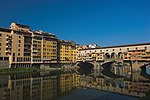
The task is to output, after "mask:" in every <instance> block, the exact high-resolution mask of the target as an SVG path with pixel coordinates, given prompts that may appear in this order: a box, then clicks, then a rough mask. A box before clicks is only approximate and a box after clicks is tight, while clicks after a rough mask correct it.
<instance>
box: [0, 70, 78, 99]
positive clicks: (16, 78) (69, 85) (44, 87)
mask: <svg viewBox="0 0 150 100" xmlns="http://www.w3.org/2000/svg"><path fill="white" fill-rule="evenodd" d="M77 79H78V78H77V74H76V73H73V72H70V71H65V72H63V71H52V72H46V73H40V74H33V75H31V74H25V75H9V76H1V77H0V80H1V81H0V97H1V98H2V100H54V99H57V97H59V96H61V95H64V94H67V93H69V92H70V91H72V90H73V89H74V88H75V87H77V86H78V81H77ZM0 100H1V99H0Z"/></svg>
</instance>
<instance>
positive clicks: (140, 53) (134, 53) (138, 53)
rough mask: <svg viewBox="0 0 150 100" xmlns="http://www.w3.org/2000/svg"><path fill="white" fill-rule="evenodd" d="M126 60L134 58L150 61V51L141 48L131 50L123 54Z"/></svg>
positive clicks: (135, 59)
mask: <svg viewBox="0 0 150 100" xmlns="http://www.w3.org/2000/svg"><path fill="white" fill-rule="evenodd" d="M123 58H124V60H134V61H149V59H150V51H147V50H146V49H141V50H129V51H128V52H125V53H124V55H123Z"/></svg>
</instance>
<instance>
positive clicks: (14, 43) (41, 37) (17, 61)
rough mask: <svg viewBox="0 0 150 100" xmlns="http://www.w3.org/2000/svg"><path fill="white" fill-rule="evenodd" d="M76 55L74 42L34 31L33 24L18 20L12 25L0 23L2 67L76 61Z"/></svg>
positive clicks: (0, 64)
mask: <svg viewBox="0 0 150 100" xmlns="http://www.w3.org/2000/svg"><path fill="white" fill-rule="evenodd" d="M59 51H60V52H61V53H60V52H59ZM74 56H76V53H75V48H74V47H73V45H72V44H71V43H70V42H68V41H66V42H62V40H59V39H57V37H56V36H55V35H54V34H51V33H47V32H43V31H33V30H31V28H30V26H27V25H23V24H18V23H11V25H10V28H2V27H0V68H8V67H9V68H11V67H14V68H18V67H19V68H22V67H26V68H30V67H40V65H42V64H47V65H48V66H50V64H54V63H55V64H57V63H73V62H75V60H76V59H75V58H76V57H74Z"/></svg>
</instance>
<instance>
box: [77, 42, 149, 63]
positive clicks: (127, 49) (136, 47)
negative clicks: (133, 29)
mask: <svg viewBox="0 0 150 100" xmlns="http://www.w3.org/2000/svg"><path fill="white" fill-rule="evenodd" d="M108 59H122V60H124V61H130V60H134V61H135V60H138V61H148V62H149V61H150V43H141V44H130V45H120V46H109V47H99V48H87V49H80V50H79V54H78V60H77V61H93V60H94V61H95V60H96V61H105V60H108Z"/></svg>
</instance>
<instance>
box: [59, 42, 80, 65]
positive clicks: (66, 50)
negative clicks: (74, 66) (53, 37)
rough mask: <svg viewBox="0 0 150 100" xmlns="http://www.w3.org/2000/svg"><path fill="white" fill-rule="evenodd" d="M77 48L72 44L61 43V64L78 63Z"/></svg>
mask: <svg viewBox="0 0 150 100" xmlns="http://www.w3.org/2000/svg"><path fill="white" fill-rule="evenodd" d="M76 53H77V51H76V48H75V45H73V44H72V43H71V42H68V41H64V40H60V41H59V58H60V63H73V62H75V61H76V55H77V54H76Z"/></svg>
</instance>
